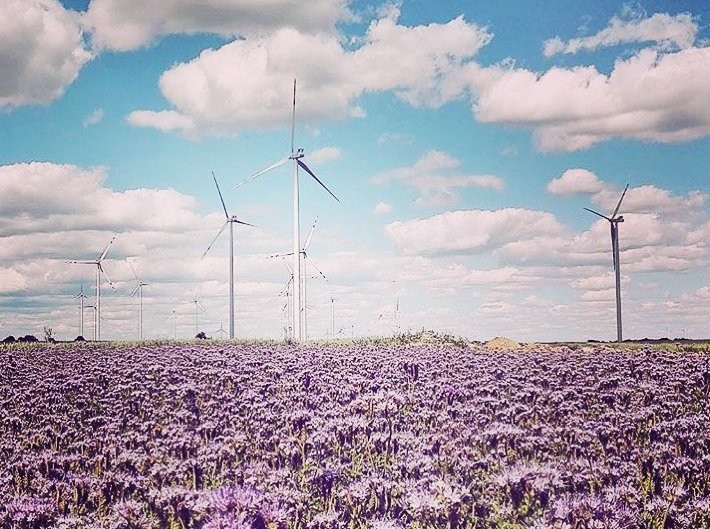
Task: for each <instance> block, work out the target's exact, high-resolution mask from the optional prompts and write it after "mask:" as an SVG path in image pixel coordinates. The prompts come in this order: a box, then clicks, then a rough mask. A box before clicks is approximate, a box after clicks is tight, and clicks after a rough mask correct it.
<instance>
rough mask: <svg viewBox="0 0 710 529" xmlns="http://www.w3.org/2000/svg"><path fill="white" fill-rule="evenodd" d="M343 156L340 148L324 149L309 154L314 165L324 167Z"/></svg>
mask: <svg viewBox="0 0 710 529" xmlns="http://www.w3.org/2000/svg"><path fill="white" fill-rule="evenodd" d="M341 155H342V151H341V150H340V148H339V147H323V148H321V149H316V150H315V151H313V152H311V153H308V161H309V163H311V164H313V165H322V164H326V163H329V162H334V161H335V160H339V159H340V156H341Z"/></svg>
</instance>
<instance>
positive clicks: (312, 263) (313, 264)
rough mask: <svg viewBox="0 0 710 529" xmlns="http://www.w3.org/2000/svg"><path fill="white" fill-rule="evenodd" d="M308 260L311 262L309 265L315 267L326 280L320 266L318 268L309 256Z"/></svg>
mask: <svg viewBox="0 0 710 529" xmlns="http://www.w3.org/2000/svg"><path fill="white" fill-rule="evenodd" d="M308 262H309V263H311V265H312V266H313V268H315V269H316V272H318V273H319V274H320V275H321V276H322V277H323V279H325V280H326V281H328V278H327V277H325V274H324V273H323V272H321V271H320V268H318V266H317V265H316V263H315V262H313V259H312V258H311V257H309V258H308Z"/></svg>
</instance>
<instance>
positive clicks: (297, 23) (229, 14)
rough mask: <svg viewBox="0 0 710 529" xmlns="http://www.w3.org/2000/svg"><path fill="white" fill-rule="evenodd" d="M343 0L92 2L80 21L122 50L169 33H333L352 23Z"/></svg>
mask: <svg viewBox="0 0 710 529" xmlns="http://www.w3.org/2000/svg"><path fill="white" fill-rule="evenodd" d="M347 3H348V2H347V0H312V1H310V2H308V6H307V8H306V7H305V6H304V5H303V4H302V3H301V2H298V1H294V0H270V1H269V4H268V6H266V5H264V2H263V1H260V0H203V1H201V2H194V1H192V0H92V2H91V3H90V4H89V9H88V11H87V13H86V15H85V17H84V23H85V25H86V26H87V27H88V28H90V29H91V31H92V37H93V44H94V46H96V47H97V48H108V49H112V50H119V51H126V50H131V49H135V48H139V47H141V46H145V45H147V44H150V43H152V42H153V41H154V40H155V39H156V38H157V37H159V36H161V35H169V34H173V33H186V34H195V33H214V34H218V35H223V36H226V37H234V36H252V35H259V34H264V33H268V32H270V31H272V30H274V29H276V28H280V27H283V26H291V27H294V28H297V29H299V30H300V31H304V32H307V33H319V32H332V31H333V30H334V27H335V24H336V23H337V22H338V21H341V20H350V19H352V14H351V13H350V12H349V10H348V7H347Z"/></svg>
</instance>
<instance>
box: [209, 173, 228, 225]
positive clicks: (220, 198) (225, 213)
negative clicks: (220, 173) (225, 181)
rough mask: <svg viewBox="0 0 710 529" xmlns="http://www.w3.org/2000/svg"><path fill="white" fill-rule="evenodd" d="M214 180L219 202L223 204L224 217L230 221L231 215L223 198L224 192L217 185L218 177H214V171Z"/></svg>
mask: <svg viewBox="0 0 710 529" xmlns="http://www.w3.org/2000/svg"><path fill="white" fill-rule="evenodd" d="M212 179H213V180H214V185H216V186H217V193H219V200H220V202H222V209H224V216H225V217H227V219H229V213H227V206H226V205H225V204H224V198H223V197H222V191H221V189H220V188H219V184H218V183H217V177H216V176H215V175H214V171H212Z"/></svg>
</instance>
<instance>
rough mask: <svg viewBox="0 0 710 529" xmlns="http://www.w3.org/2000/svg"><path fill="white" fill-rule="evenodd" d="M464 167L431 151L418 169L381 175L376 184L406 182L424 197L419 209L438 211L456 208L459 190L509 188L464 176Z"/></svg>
mask: <svg viewBox="0 0 710 529" xmlns="http://www.w3.org/2000/svg"><path fill="white" fill-rule="evenodd" d="M460 166H461V162H460V161H459V160H458V159H456V158H454V157H453V156H451V155H449V154H447V153H445V152H442V151H437V150H431V151H429V152H427V153H425V154H424V155H423V156H422V157H421V158H419V160H417V161H416V162H415V163H414V165H411V166H408V167H398V168H396V169H392V170H390V171H386V172H384V173H380V174H378V175H376V176H375V177H373V179H372V180H373V182H375V183H377V184H387V183H390V182H403V183H405V184H406V185H408V186H410V187H412V188H413V189H415V190H417V191H418V192H419V193H421V194H422V196H421V197H420V198H418V199H417V200H416V203H417V204H418V205H421V206H436V207H445V206H451V205H453V204H456V203H457V202H458V200H459V195H458V193H457V192H456V191H455V190H456V189H458V188H463V187H484V188H491V189H495V190H497V191H500V190H501V189H503V188H504V187H505V183H504V182H503V179H502V178H500V177H497V176H493V175H474V174H464V173H461V172H459V171H458V168H459V167H460Z"/></svg>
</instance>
